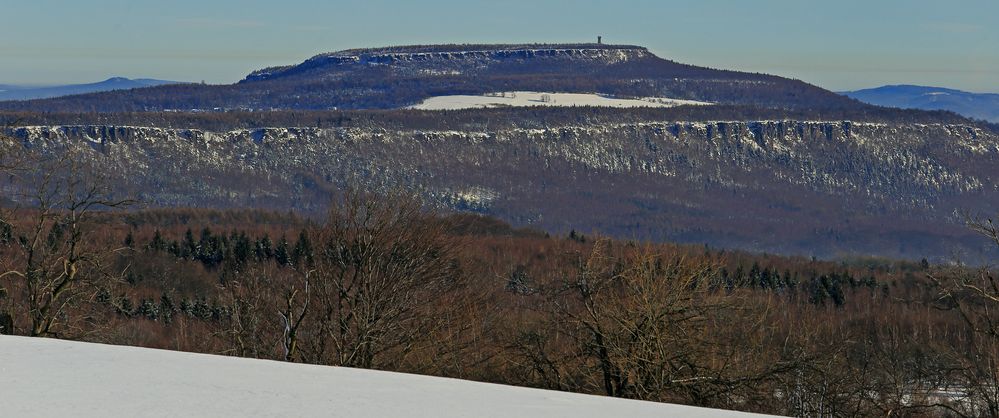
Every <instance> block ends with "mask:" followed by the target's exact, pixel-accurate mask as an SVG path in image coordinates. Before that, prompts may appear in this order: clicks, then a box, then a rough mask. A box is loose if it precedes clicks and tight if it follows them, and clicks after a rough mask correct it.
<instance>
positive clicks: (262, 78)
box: [0, 44, 866, 112]
mask: <svg viewBox="0 0 999 418" xmlns="http://www.w3.org/2000/svg"><path fill="white" fill-rule="evenodd" d="M502 91H541V92H546V91H547V92H569V93H599V94H604V95H612V96H620V97H663V98H671V99H683V100H695V101H702V102H711V103H718V104H731V105H752V106H765V107H779V108H794V109H864V108H866V105H863V104H861V103H859V102H856V101H854V100H851V99H849V98H846V97H843V96H841V95H838V94H835V93H833V92H830V91H827V90H824V89H821V88H819V87H816V86H812V85H809V84H806V83H804V82H801V81H798V80H791V79H787V78H782V77H776V76H771V75H764V74H752V73H742V72H736V71H725V70H716V69H710V68H704V67H697V66H693V65H687V64H680V63H677V62H674V61H670V60H667V59H663V58H660V57H657V56H655V55H654V54H652V53H651V52H650V51H649V50H648V49H646V48H643V47H639V46H631V45H604V44H529V45H432V46H404V47H390V48H372V49H352V50H345V51H339V52H333V53H326V54H320V55H316V56H314V57H312V58H310V59H308V60H306V61H304V62H302V63H300V64H297V65H289V66H283V67H273V68H266V69H262V70H258V71H254V72H252V73H250V74H249V75H248V76H247V77H246V78H245V79H244V80H242V81H240V82H239V83H236V84H231V85H212V86H206V85H200V84H181V85H170V86H158V87H151V88H145V89H139V90H130V91H115V92H104V93H96V94H91V95H84V96H76V97H68V98H59V99H48V100H35V101H27V102H18V103H11V102H8V103H0V109H8V110H28V111H65V112H81V111H98V112H124V111H156V110H200V111H204V110H224V109H246V110H275V109H293V110H302V109H334V108H336V109H391V108H400V107H405V106H410V105H414V104H417V103H419V102H421V101H422V100H424V99H427V98H430V97H435V96H442V95H462V94H464V95H468V94H472V95H475V94H484V93H492V92H502Z"/></svg>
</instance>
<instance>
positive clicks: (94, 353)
mask: <svg viewBox="0 0 999 418" xmlns="http://www.w3.org/2000/svg"><path fill="white" fill-rule="evenodd" d="M0 415H2V416H10V417H67V416H72V417H178V416H180V417H195V416H201V417H315V416H320V417H378V418H391V417H524V418H531V417H539V418H540V417H545V418H548V417H574V418H576V417H579V418H582V417H615V416H619V417H629V418H639V417H750V416H759V415H753V414H745V413H739V412H731V411H720V410H713V409H704V408H694V407H688V406H679V405H670V404H659V403H653V402H640V401H630V400H623V399H614V398H607V397H600V396H588V395H579V394H571V393H563V392H554V391H546V390H538V389H528V388H518V387H512V386H502V385H493V384H486V383H477V382H469V381H463V380H455V379H443V378H437V377H427V376H417V375H407V374H401V373H389V372H379V371H371V370H359V369H348V368H338V367H323V366H312V365H304V364H289V363H281V362H275V361H265V360H251V359H241V358H234V357H222V356H212V355H204V354H191V353H181V352H174V351H164V350H152V349H145V348H136V347H120V346H110V345H102V344H90V343H80V342H71V341H61V340H53V339H42V338H25V337H10V336H0Z"/></svg>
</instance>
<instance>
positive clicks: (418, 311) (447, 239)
mask: <svg viewBox="0 0 999 418" xmlns="http://www.w3.org/2000/svg"><path fill="white" fill-rule="evenodd" d="M317 241H318V248H317V249H316V260H315V262H316V269H315V272H314V273H313V274H312V276H311V283H310V285H311V288H312V293H314V294H315V297H316V302H317V303H315V305H314V306H313V307H310V308H309V309H310V310H311V311H313V312H314V316H312V319H311V320H312V321H314V322H313V324H312V325H311V326H310V327H309V334H310V335H309V336H308V338H309V339H310V344H309V350H310V354H309V355H310V357H312V358H315V359H317V360H318V361H321V362H324V363H327V364H334V365H341V366H351V367H364V368H370V367H378V366H380V365H383V364H392V365H399V364H402V363H403V359H404V358H405V357H406V356H407V355H408V354H409V353H411V352H412V351H413V350H414V349H416V348H418V346H419V345H420V344H421V343H422V344H428V343H431V341H427V337H428V336H430V335H432V334H433V333H434V331H435V330H437V329H439V328H440V327H443V326H445V325H446V324H444V323H442V321H441V320H440V317H439V315H436V314H435V312H440V311H441V310H442V309H448V307H447V306H433V304H435V303H441V302H442V301H445V300H447V295H448V294H450V293H453V292H454V291H455V290H456V289H458V288H460V287H461V286H462V283H463V281H462V273H461V271H460V269H459V266H458V257H457V252H458V241H457V240H456V239H454V238H453V237H451V236H449V234H448V233H447V225H446V224H445V223H444V222H443V221H442V220H441V219H440V218H436V217H432V216H428V215H427V214H426V213H425V212H424V211H423V208H422V205H421V203H420V202H419V200H417V199H416V198H414V197H412V196H409V195H406V194H404V193H395V194H394V195H392V196H389V197H387V198H371V197H370V196H368V195H365V194H362V193H358V192H348V193H346V194H345V196H344V198H343V199H342V201H340V202H338V203H336V204H334V205H333V207H332V209H331V210H330V212H329V217H328V218H327V221H326V224H325V226H323V228H322V229H321V230H320V232H319V237H318V240H317ZM383 357H389V358H387V359H385V360H384V362H383V361H382V358H383Z"/></svg>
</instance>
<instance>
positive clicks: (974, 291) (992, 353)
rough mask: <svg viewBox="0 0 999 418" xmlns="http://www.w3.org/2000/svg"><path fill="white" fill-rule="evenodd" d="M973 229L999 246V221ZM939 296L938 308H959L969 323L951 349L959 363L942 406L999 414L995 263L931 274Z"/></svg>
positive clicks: (998, 304) (998, 305)
mask: <svg viewBox="0 0 999 418" xmlns="http://www.w3.org/2000/svg"><path fill="white" fill-rule="evenodd" d="M969 225H970V227H971V228H972V229H973V230H975V231H976V232H978V233H980V234H981V235H983V236H984V237H986V238H987V239H989V240H990V241H992V243H994V244H995V245H996V246H997V247H999V225H996V224H995V223H994V222H993V221H992V219H984V220H980V219H979V220H975V219H972V220H970V221H969ZM930 279H931V280H932V282H933V284H934V285H935V287H936V289H937V291H938V294H937V298H936V300H935V306H936V307H937V308H939V309H942V310H947V311H953V312H955V313H956V314H957V315H958V317H959V318H960V319H961V321H962V322H963V323H964V324H965V325H966V326H967V330H968V333H967V335H966V338H964V339H962V340H961V341H954V342H953V345H952V347H950V350H949V351H950V353H951V357H952V359H953V362H954V364H955V366H956V367H955V373H953V374H951V376H950V378H951V382H948V385H947V386H948V387H947V388H948V389H951V390H950V392H951V395H952V396H950V398H951V399H944V400H945V401H947V400H949V401H950V402H940V403H939V404H937V406H940V407H943V408H945V409H947V410H948V411H949V412H951V413H954V414H957V415H962V416H999V279H997V278H996V275H995V272H994V271H992V270H991V268H990V267H982V268H980V269H977V270H973V269H967V268H963V267H958V268H950V269H943V270H941V271H938V272H935V273H934V274H931V275H930Z"/></svg>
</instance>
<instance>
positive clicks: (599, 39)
mask: <svg viewBox="0 0 999 418" xmlns="http://www.w3.org/2000/svg"><path fill="white" fill-rule="evenodd" d="M602 43H604V37H603V36H597V45H600V44H602Z"/></svg>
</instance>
